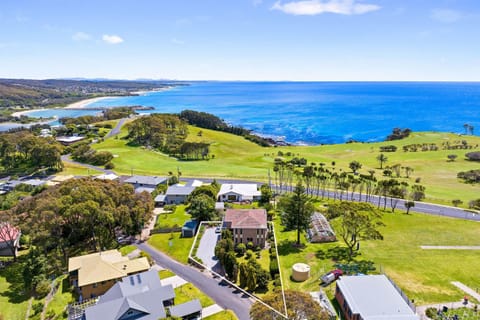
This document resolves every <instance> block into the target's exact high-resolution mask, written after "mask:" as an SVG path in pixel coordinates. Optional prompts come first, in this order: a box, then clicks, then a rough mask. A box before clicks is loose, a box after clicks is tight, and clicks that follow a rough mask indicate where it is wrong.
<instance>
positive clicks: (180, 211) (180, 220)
mask: <svg viewBox="0 0 480 320" xmlns="http://www.w3.org/2000/svg"><path fill="white" fill-rule="evenodd" d="M185 209H186V206H185V205H178V206H177V207H176V209H175V212H173V213H171V212H168V211H167V212H165V213H161V214H159V215H158V216H157V222H156V223H155V229H159V228H174V227H181V226H183V224H184V223H185V222H186V221H188V220H190V218H191V216H190V214H188V213H186V211H185Z"/></svg>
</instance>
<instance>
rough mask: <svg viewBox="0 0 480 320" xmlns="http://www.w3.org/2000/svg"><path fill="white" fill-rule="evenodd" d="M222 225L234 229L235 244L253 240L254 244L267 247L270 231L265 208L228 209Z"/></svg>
mask: <svg viewBox="0 0 480 320" xmlns="http://www.w3.org/2000/svg"><path fill="white" fill-rule="evenodd" d="M222 225H223V228H226V229H229V230H231V231H232V234H233V242H234V243H235V245H237V244H239V243H244V244H248V243H249V242H252V243H253V245H254V246H259V247H261V248H263V247H265V241H266V239H267V233H268V228H267V211H266V210H265V209H227V210H226V212H225V216H224V218H223V224H222Z"/></svg>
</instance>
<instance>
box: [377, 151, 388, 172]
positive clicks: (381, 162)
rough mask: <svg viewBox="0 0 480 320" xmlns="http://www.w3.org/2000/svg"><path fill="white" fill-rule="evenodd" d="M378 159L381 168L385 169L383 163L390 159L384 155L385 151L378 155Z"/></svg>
mask: <svg viewBox="0 0 480 320" xmlns="http://www.w3.org/2000/svg"><path fill="white" fill-rule="evenodd" d="M377 160H378V162H379V163H380V169H383V164H384V163H385V162H387V161H388V157H387V156H386V155H384V154H383V153H380V154H379V155H378V156H377Z"/></svg>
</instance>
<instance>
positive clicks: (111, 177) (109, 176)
mask: <svg viewBox="0 0 480 320" xmlns="http://www.w3.org/2000/svg"><path fill="white" fill-rule="evenodd" d="M95 179H100V180H117V179H118V176H117V175H116V174H114V173H109V174H101V175H98V176H96V177H95Z"/></svg>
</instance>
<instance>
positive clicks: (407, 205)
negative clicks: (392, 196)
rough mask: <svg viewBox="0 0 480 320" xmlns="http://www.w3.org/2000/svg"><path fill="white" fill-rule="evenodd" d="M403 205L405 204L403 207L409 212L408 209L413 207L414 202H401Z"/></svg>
mask: <svg viewBox="0 0 480 320" xmlns="http://www.w3.org/2000/svg"><path fill="white" fill-rule="evenodd" d="M403 205H404V206H405V208H406V209H407V214H409V213H410V209H411V208H413V207H415V202H414V201H405V202H404V203H403Z"/></svg>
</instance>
